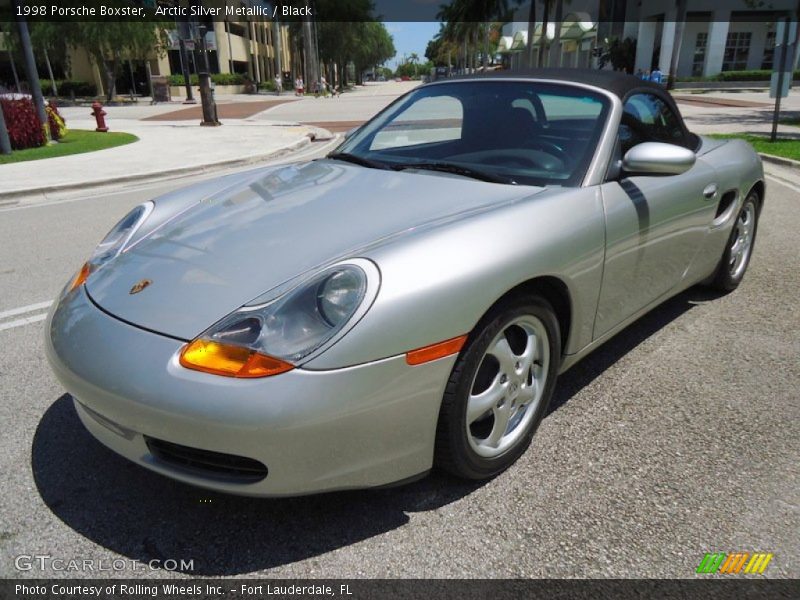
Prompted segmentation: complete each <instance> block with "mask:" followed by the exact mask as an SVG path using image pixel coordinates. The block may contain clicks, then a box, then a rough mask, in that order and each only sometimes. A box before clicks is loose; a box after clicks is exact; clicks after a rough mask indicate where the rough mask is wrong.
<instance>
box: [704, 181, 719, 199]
mask: <svg viewBox="0 0 800 600" xmlns="http://www.w3.org/2000/svg"><path fill="white" fill-rule="evenodd" d="M716 195H717V184H716V183H709V184H708V185H707V186H706V187H705V188H704V189H703V196H705V197H706V198H709V199H711V198H713V197H715V196H716Z"/></svg>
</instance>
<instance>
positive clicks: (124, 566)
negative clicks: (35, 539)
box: [14, 554, 194, 572]
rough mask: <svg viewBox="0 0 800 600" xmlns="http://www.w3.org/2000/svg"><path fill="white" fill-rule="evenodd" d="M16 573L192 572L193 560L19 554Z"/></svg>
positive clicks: (15, 560)
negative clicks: (36, 571) (145, 559)
mask: <svg viewBox="0 0 800 600" xmlns="http://www.w3.org/2000/svg"><path fill="white" fill-rule="evenodd" d="M14 567H15V568H16V569H17V571H35V570H38V571H59V572H61V571H71V572H94V571H117V572H119V571H162V570H163V571H182V572H186V571H194V559H191V560H183V559H175V558H164V559H156V558H154V559H153V560H148V561H139V560H135V559H132V558H114V559H111V560H109V559H107V558H99V559H97V558H58V557H53V556H52V555H50V554H20V555H19V556H15V557H14Z"/></svg>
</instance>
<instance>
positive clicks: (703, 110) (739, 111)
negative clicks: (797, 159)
mask: <svg viewBox="0 0 800 600" xmlns="http://www.w3.org/2000/svg"><path fill="white" fill-rule="evenodd" d="M673 96H674V97H675V100H676V102H677V103H678V108H680V111H681V114H682V115H683V118H684V119H685V121H686V125H687V126H688V127H689V129H690V130H691V131H693V132H694V133H698V134H706V133H754V134H767V133H769V132H770V131H771V130H772V114H773V110H774V107H775V99H774V98H770V97H769V93H768V92H767V91H763V92H710V93H707V94H694V95H692V94H687V93H685V91H683V90H675V91H674V93H673ZM731 104H744V105H745V106H731ZM780 118H781V119H792V118H794V119H797V118H800V90H790V91H789V96H788V97H786V98H782V99H781V116H780ZM778 135H779V136H781V137H784V138H794V137H796V138H800V127H796V126H792V125H782V124H778Z"/></svg>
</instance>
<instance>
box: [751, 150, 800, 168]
mask: <svg viewBox="0 0 800 600" xmlns="http://www.w3.org/2000/svg"><path fill="white" fill-rule="evenodd" d="M758 155H759V156H760V157H761V160H764V161H766V162H768V163H772V164H775V165H781V166H784V167H790V168H792V169H800V160H793V159H791V158H784V157H783V156H775V155H774V154H764V153H763V152H759V153H758Z"/></svg>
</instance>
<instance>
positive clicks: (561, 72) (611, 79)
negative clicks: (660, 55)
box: [438, 68, 669, 99]
mask: <svg viewBox="0 0 800 600" xmlns="http://www.w3.org/2000/svg"><path fill="white" fill-rule="evenodd" d="M484 78H487V79H488V78H513V79H554V80H556V81H565V82H574V83H584V84H586V85H591V86H594V87H598V88H602V89H604V90H608V91H609V92H611V93H612V94H614V95H616V96H619V97H620V99H624V98H625V97H626V96H627V95H628V94H629V93H630V92H632V91H633V90H639V91H642V90H647V91H651V92H656V93H658V95H659V96H668V95H669V94H666V92H665V90H664V86H663V85H659V84H657V83H653V82H652V81H644V80H642V79H639V78H638V77H634V76H633V75H628V74H627V73H623V72H622V71H606V70H599V69H571V68H566V69H565V68H545V69H519V70H513V71H489V72H488V73H478V74H474V75H463V76H457V77H451V78H450V79H443V80H442V79H440V80H438V81H456V80H464V79H484Z"/></svg>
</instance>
